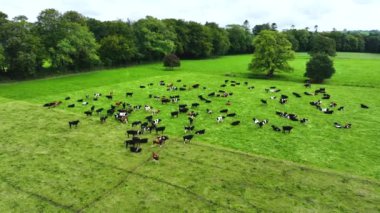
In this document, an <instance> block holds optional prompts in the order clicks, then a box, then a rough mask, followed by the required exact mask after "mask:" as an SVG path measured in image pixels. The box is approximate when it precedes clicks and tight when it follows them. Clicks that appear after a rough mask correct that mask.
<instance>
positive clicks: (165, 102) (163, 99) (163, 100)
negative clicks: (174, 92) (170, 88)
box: [161, 98, 171, 104]
mask: <svg viewBox="0 0 380 213" xmlns="http://www.w3.org/2000/svg"><path fill="white" fill-rule="evenodd" d="M170 102H171V101H170V99H168V98H162V99H161V104H167V103H170Z"/></svg>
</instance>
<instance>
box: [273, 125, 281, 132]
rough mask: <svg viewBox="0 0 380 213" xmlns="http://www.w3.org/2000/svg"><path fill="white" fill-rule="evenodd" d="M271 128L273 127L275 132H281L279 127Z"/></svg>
mask: <svg viewBox="0 0 380 213" xmlns="http://www.w3.org/2000/svg"><path fill="white" fill-rule="evenodd" d="M271 127H272V129H273V131H276V132H281V129H280V128H279V127H277V126H275V125H272V126H271Z"/></svg>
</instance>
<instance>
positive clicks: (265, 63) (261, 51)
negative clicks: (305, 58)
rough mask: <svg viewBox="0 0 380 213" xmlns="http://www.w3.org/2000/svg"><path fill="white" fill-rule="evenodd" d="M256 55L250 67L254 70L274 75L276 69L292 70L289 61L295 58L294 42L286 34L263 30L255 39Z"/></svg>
mask: <svg viewBox="0 0 380 213" xmlns="http://www.w3.org/2000/svg"><path fill="white" fill-rule="evenodd" d="M253 44H254V47H255V52H254V57H253V59H252V62H251V63H250V64H249V69H250V70H252V71H254V72H267V76H268V77H272V76H273V74H274V72H275V71H291V70H292V68H291V67H290V65H289V63H288V61H289V60H291V59H293V58H294V51H293V50H292V44H291V43H290V42H289V41H288V40H287V39H286V36H285V35H284V34H281V33H279V32H277V31H271V30H263V31H261V32H260V33H259V35H258V36H256V37H255V39H254V40H253Z"/></svg>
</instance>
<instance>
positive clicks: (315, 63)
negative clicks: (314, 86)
mask: <svg viewBox="0 0 380 213" xmlns="http://www.w3.org/2000/svg"><path fill="white" fill-rule="evenodd" d="M334 73H335V68H334V64H333V61H332V60H331V59H330V58H329V56H328V55H327V54H325V53H317V54H313V55H312V58H311V59H310V60H309V62H307V64H306V73H305V77H308V78H310V79H311V80H312V82H315V83H322V82H323V81H324V80H325V79H329V78H331V76H332V75H333V74H334Z"/></svg>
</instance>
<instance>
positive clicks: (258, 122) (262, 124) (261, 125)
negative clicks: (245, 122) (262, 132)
mask: <svg viewBox="0 0 380 213" xmlns="http://www.w3.org/2000/svg"><path fill="white" fill-rule="evenodd" d="M253 122H254V123H255V124H257V125H259V127H260V128H261V127H263V126H264V125H265V124H267V123H268V122H269V120H268V119H264V120H262V121H260V120H259V119H256V118H253Z"/></svg>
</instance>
